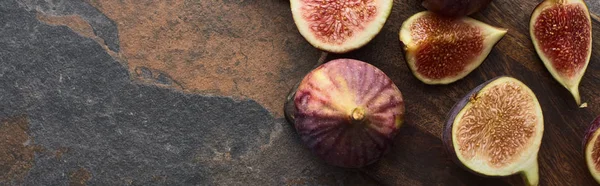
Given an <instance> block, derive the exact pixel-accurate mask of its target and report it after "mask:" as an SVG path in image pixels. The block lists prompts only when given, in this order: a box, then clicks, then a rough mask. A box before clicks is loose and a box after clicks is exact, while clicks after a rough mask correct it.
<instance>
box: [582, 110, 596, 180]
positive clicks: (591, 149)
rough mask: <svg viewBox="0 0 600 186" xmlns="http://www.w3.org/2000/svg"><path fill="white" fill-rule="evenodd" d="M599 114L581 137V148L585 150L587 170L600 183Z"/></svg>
mask: <svg viewBox="0 0 600 186" xmlns="http://www.w3.org/2000/svg"><path fill="white" fill-rule="evenodd" d="M598 128H600V116H598V117H596V119H594V121H592V123H591V124H590V127H589V128H588V130H587V131H586V134H585V138H584V139H583V150H584V151H585V153H584V154H585V162H586V163H587V167H588V170H589V171H590V173H591V174H592V177H594V179H595V180H596V182H598V183H600V140H598V136H599V135H600V131H599V130H598Z"/></svg>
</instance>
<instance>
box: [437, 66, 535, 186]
mask: <svg viewBox="0 0 600 186" xmlns="http://www.w3.org/2000/svg"><path fill="white" fill-rule="evenodd" d="M543 122H544V121H543V115H542V110H541V107H540V105H539V103H538V101H537V98H536V97H535V95H534V93H533V92H532V91H531V90H530V89H529V88H528V87H527V86H526V85H525V84H523V83H522V82H520V81H518V80H516V79H514V78H511V77H500V78H497V79H494V80H491V81H488V82H487V83H485V84H483V85H481V86H480V87H478V88H476V89H475V90H473V92H472V93H470V94H469V95H468V96H467V97H465V98H464V99H463V100H462V101H461V102H459V103H458V104H457V105H456V106H455V108H453V111H452V114H451V118H450V120H449V121H448V123H447V125H448V126H449V127H448V128H447V129H446V130H447V131H446V134H445V135H451V136H452V138H451V140H452V142H451V144H452V148H451V149H450V150H451V151H452V153H454V154H455V155H456V158H457V159H458V160H459V162H460V163H461V164H463V165H464V166H465V167H466V168H468V169H469V170H471V171H474V172H476V173H479V174H482V175H486V176H508V175H512V174H516V173H521V174H522V175H523V177H524V178H525V179H526V181H527V183H529V184H532V185H535V184H537V182H538V170H537V169H538V166H537V153H538V150H539V147H540V144H541V139H542V133H543V130H544V129H543V128H544V127H543ZM448 133H450V134H448Z"/></svg>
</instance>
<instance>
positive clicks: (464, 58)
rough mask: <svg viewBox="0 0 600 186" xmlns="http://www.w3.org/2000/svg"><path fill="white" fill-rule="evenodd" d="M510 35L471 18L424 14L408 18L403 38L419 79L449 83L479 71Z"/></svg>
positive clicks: (436, 82) (408, 60)
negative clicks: (495, 47) (495, 49)
mask: <svg viewBox="0 0 600 186" xmlns="http://www.w3.org/2000/svg"><path fill="white" fill-rule="evenodd" d="M506 32H507V30H506V29H502V28H496V27H492V26H490V25H488V24H485V23H483V22H480V21H477V20H475V19H472V18H469V17H460V18H447V17H442V16H440V15H437V14H435V13H432V12H430V11H423V12H419V13H417V14H415V15H413V16H411V17H410V18H408V19H407V20H406V21H405V22H404V23H403V24H402V28H401V29H400V34H399V35H400V41H401V42H402V43H403V44H404V49H403V51H404V57H405V59H406V62H407V64H408V66H409V68H410V69H411V71H412V73H413V74H414V76H415V77H417V79H419V80H421V81H422V82H424V83H426V84H449V83H453V82H455V81H457V80H459V79H462V78H464V77H465V76H467V75H468V74H469V73H470V72H472V71H473V70H474V69H475V68H477V67H478V66H479V65H480V64H481V63H482V62H483V61H484V60H485V59H486V58H487V56H488V55H489V53H490V51H491V50H492V48H493V47H494V46H495V45H496V43H497V42H498V41H499V40H500V39H501V38H502V37H504V35H505V34H506Z"/></svg>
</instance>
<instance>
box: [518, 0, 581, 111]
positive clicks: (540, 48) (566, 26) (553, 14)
mask: <svg viewBox="0 0 600 186" xmlns="http://www.w3.org/2000/svg"><path fill="white" fill-rule="evenodd" d="M529 31H530V35H531V40H532V41H533V46H534V47H535V50H536V52H537V54H538V56H539V57H540V59H541V60H542V61H543V63H544V65H545V66H546V68H547V69H548V71H550V74H552V76H553V77H554V79H556V80H557V81H558V82H559V83H560V84H562V85H563V86H564V87H565V88H567V89H568V90H569V91H570V92H571V94H572V95H573V98H575V102H576V103H577V105H580V104H581V98H580V96H579V83H580V81H581V78H582V77H583V74H584V73H585V70H586V68H587V66H588V63H589V61H590V56H591V54H592V22H591V19H590V13H589V11H588V8H587V6H586V4H585V3H584V2H583V1H582V0H545V1H543V2H542V3H540V4H539V5H538V6H537V7H536V8H535V9H534V11H533V14H532V15H531V21H530V25H529Z"/></svg>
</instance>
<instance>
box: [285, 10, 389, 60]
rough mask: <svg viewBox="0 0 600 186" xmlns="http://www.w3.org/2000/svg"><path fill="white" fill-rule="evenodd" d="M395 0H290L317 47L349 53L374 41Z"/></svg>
mask: <svg viewBox="0 0 600 186" xmlns="http://www.w3.org/2000/svg"><path fill="white" fill-rule="evenodd" d="M392 4H393V1H392V0H343V1H342V0H290V7H291V9H292V15H293V18H294V22H295V23H296V27H297V28H298V30H299V31H300V34H301V35H302V36H303V37H304V38H305V39H306V40H307V41H308V42H309V43H310V44H311V45H313V46H314V47H316V48H318V49H321V50H324V51H328V52H332V53H345V52H349V51H352V50H355V49H357V48H360V47H362V46H364V45H365V44H367V43H368V42H370V41H371V40H372V39H373V38H374V37H375V36H376V35H377V34H378V33H379V32H380V31H381V28H382V27H383V25H384V24H385V22H386V20H387V18H388V16H389V15H390V12H391V10H392Z"/></svg>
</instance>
